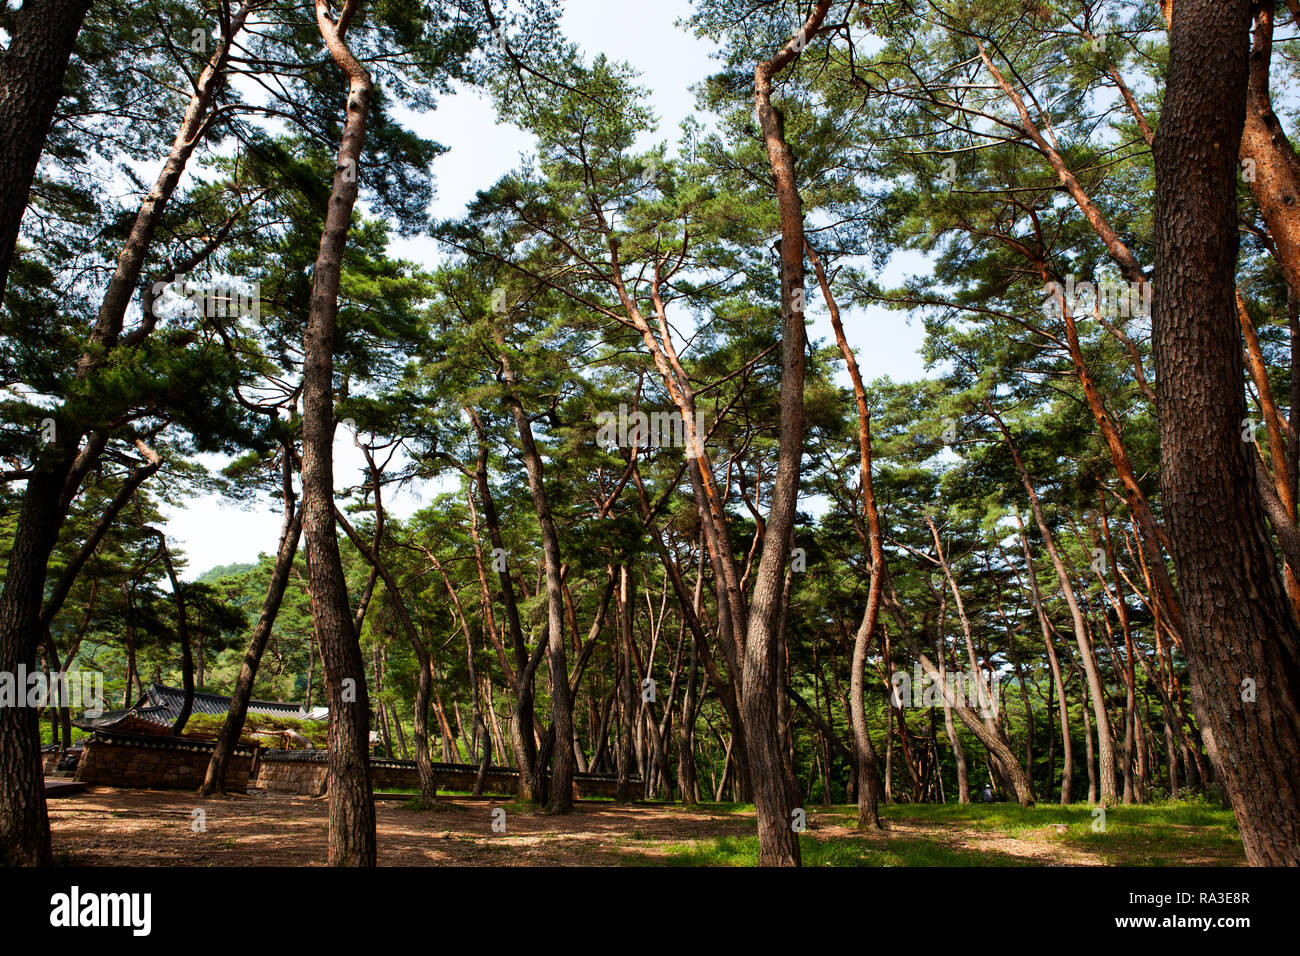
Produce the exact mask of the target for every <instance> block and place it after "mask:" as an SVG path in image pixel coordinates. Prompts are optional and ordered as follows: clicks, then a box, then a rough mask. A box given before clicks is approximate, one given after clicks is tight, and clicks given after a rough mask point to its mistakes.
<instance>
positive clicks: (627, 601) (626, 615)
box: [614, 564, 640, 803]
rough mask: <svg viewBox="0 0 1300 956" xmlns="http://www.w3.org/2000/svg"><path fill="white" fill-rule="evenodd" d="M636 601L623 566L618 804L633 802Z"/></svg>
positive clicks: (620, 572) (629, 575)
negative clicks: (634, 619)
mask: <svg viewBox="0 0 1300 956" xmlns="http://www.w3.org/2000/svg"><path fill="white" fill-rule="evenodd" d="M635 601H636V582H635V581H634V580H633V578H632V572H631V569H630V568H629V567H628V566H627V565H626V564H623V565H620V566H619V569H618V629H619V638H620V640H621V642H622V649H623V666H622V667H621V668H620V669H619V674H620V675H621V678H622V679H621V680H620V682H619V683H620V691H621V693H622V698H623V715H622V716H623V719H622V732H621V733H620V735H619V742H618V754H617V759H616V760H615V767H616V768H617V773H618V782H617V784H616V786H615V791H614V801H615V802H616V803H626V802H627V801H628V800H630V799H631V795H630V794H629V792H628V791H629V784H628V780H629V779H630V777H631V775H632V725H633V724H634V723H635V722H636V718H637V710H638V708H637V700H638V699H639V695H638V693H637V690H638V685H639V683H640V682H639V681H637V680H636V677H635V674H634V671H635V668H634V666H633V660H634V658H633V653H632V640H633V637H632V613H633V605H634V602H635Z"/></svg>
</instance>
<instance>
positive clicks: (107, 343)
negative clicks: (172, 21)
mask: <svg viewBox="0 0 1300 956" xmlns="http://www.w3.org/2000/svg"><path fill="white" fill-rule="evenodd" d="M56 9H58V7H57V6H56V3H55V2H49V3H38V4H33V5H32V6H31V11H32V12H33V13H34V14H36V17H35V18H34V20H33V30H35V31H38V32H42V33H49V32H50V29H49V28H50V22H47V21H46V20H45V19H44V14H45V13H47V12H50V13H52V12H54V11H55V10H56ZM26 10H27V8H26V7H24V12H26ZM247 16H248V8H247V6H246V5H245V6H244V7H241V8H240V10H239V12H238V13H236V14H235V16H234V17H232V18H231V20H230V25H229V31H228V33H227V35H226V36H224V37H223V38H222V40H221V41H220V43H219V44H218V47H217V49H216V51H215V52H214V53H213V55H212V58H211V59H210V60H209V61H208V64H207V66H206V67H205V68H204V70H203V72H202V73H201V74H200V75H199V77H198V80H197V82H196V83H195V90H194V93H193V95H192V96H191V97H190V102H189V105H188V107H187V109H186V112H185V116H184V119H183V120H182V123H181V127H180V129H179V130H178V132H177V136H176V140H175V142H174V143H173V145H172V148H171V151H170V152H169V154H168V157H167V161H166V163H165V164H164V165H163V170H162V172H161V173H160V174H159V176H158V179H157V181H156V182H155V184H154V187H153V189H152V190H151V191H150V192H149V194H148V196H146V197H145V199H144V201H143V202H142V203H141V205H140V209H139V211H138V212H137V215H136V218H135V222H134V224H133V225H132V227H131V231H130V233H129V234H128V236H127V239H126V241H125V242H124V244H123V246H122V252H121V255H120V256H119V257H118V261H117V265H116V268H115V269H114V272H113V275H112V277H111V278H110V279H109V282H108V286H107V288H106V289H105V292H104V296H103V299H102V300H101V302H100V307H99V313H98V315H97V316H96V319H95V328H94V332H93V333H92V335H91V343H92V346H93V347H92V348H91V349H89V350H87V351H85V352H84V353H83V354H82V356H81V357H80V359H79V360H78V363H77V374H78V376H79V377H84V376H85V375H87V374H88V373H89V372H90V371H91V370H93V369H94V368H95V367H97V366H98V365H99V364H100V363H101V362H102V361H103V355H104V354H105V352H106V351H107V350H109V349H111V348H113V347H114V346H115V345H116V344H117V340H118V335H119V333H120V331H121V327H122V321H123V317H124V316H125V314H126V309H127V306H128V305H129V303H130V300H131V297H132V295H133V294H134V290H135V288H136V286H137V283H138V282H139V279H140V274H141V271H142V269H143V266H144V257H145V254H146V253H147V251H148V249H149V247H150V245H151V243H152V240H153V237H154V233H155V231H156V229H157V225H158V222H159V220H160V219H161V217H162V213H163V210H164V208H165V206H166V204H167V201H168V199H169V198H170V197H171V195H172V193H173V191H174V190H175V188H176V184H177V182H178V181H179V180H180V176H181V173H182V172H183V171H184V169H185V165H186V163H187V162H188V160H189V157H190V156H191V154H192V153H193V151H194V148H195V146H196V145H197V143H198V142H199V140H200V139H201V138H202V137H201V133H202V130H203V128H204V123H205V121H206V119H207V116H208V109H209V107H210V106H211V103H212V97H213V95H214V92H215V90H216V88H217V86H218V84H219V81H220V79H221V77H222V76H223V75H224V71H225V67H226V64H227V62H228V58H229V51H230V45H231V40H232V38H233V37H234V35H235V33H237V32H238V31H239V30H241V29H242V28H243V24H244V20H245V18H246V17H247ZM51 22H52V21H51ZM64 28H66V22H64V23H61V24H56V30H55V31H54V32H56V33H57V32H58V31H59V30H62V29H64ZM28 35H29V36H30V35H31V34H28ZM49 39H50V38H49V37H48V36H46V37H40V38H37V39H35V40H33V41H32V42H34V43H40V42H45V41H46V40H49ZM15 40H16V35H15V37H13V38H11V44H12V43H13V42H15ZM68 42H69V43H70V42H71V41H68ZM11 49H12V46H11ZM5 56H6V61H5V62H8V60H7V57H8V51H6V55H5ZM37 59H38V60H42V58H39V57H38V58H37ZM42 62H44V61H42ZM53 62H54V61H53V60H48V63H49V64H53ZM64 62H65V63H66V60H65V61H64ZM14 63H15V64H19V63H20V61H19V60H15V61H14ZM40 66H41V63H40V62H37V63H36V64H35V67H36V68H37V69H39V68H40ZM47 79H49V78H47ZM21 85H22V84H20V87H21ZM55 85H56V86H58V85H59V84H57V83H56V84H55ZM0 95H2V93H0ZM30 107H31V104H21V103H20V104H16V108H17V109H18V110H19V111H22V110H26V109H29V108H30ZM0 108H2V107H0ZM52 109H53V107H51V110H52ZM29 115H35V114H29ZM2 120H3V117H0V121H2ZM47 123H48V121H47ZM0 132H5V133H6V135H8V131H4V130H0ZM13 135H17V136H18V137H19V140H20V141H21V140H22V139H23V138H24V136H25V134H23V133H21V131H19V130H18V127H14V132H13ZM37 158H39V150H38V154H37ZM35 162H36V160H35V159H33V160H32V166H33V168H34V166H35ZM16 181H17V179H16V178H11V182H16ZM30 182H31V179H30V176H29V177H28V179H27V184H28V185H30ZM26 189H27V187H26V186H23V187H22V197H21V201H22V203H23V205H24V206H25V205H26ZM11 198H12V197H11ZM4 201H7V200H4V199H2V198H0V202H4ZM16 215H17V217H18V220H19V221H21V217H22V212H21V210H19V211H18V212H17V214H16ZM12 228H13V229H15V230H16V229H17V228H18V225H17V224H15V225H14V226H13V227H12ZM15 234H16V233H15ZM10 253H12V249H10ZM144 334H147V331H146V330H145V329H143V328H142V329H140V330H137V331H136V332H133V333H132V337H136V338H138V337H141V336H142V335H144ZM53 417H54V419H55V421H56V436H55V439H54V441H52V442H50V443H49V444H48V445H47V446H46V447H45V448H44V449H42V451H41V453H40V454H39V455H38V456H37V458H36V461H35V462H34V463H33V467H32V472H31V474H30V475H29V476H28V478H27V487H26V489H25V490H24V492H23V501H22V505H21V507H20V509H19V512H18V521H17V528H16V530H15V532H14V538H13V545H12V546H11V548H10V551H9V559H8V563H7V565H6V568H5V583H4V590H3V591H2V592H0V670H4V671H9V672H14V671H16V670H17V668H18V667H19V665H23V666H26V667H29V668H33V667H35V664H36V649H37V646H38V645H39V643H40V640H41V635H42V633H43V629H42V628H41V626H40V615H41V604H42V598H43V596H44V590H45V577H46V573H47V570H48V566H49V558H50V553H51V551H52V550H53V549H54V545H55V542H56V541H57V539H58V533H59V529H60V527H61V526H62V524H63V521H64V518H65V516H66V515H67V512H68V508H69V506H70V504H71V502H72V498H73V495H74V494H75V493H76V490H77V488H78V487H79V486H80V484H81V480H82V479H83V478H84V477H85V475H86V473H87V472H88V471H89V470H90V468H92V467H93V466H94V464H95V462H96V461H97V460H98V459H99V456H100V454H101V453H102V452H103V450H104V447H105V446H106V444H107V435H106V434H105V433H97V434H92V437H91V438H90V439H89V440H88V441H87V442H86V444H85V447H80V446H81V439H82V437H83V436H84V435H85V431H84V426H83V425H82V424H81V423H80V422H78V421H77V420H76V419H74V418H71V417H69V416H68V415H67V414H65V413H64V411H63V410H62V409H60V410H59V411H57V412H55V413H54V415H53ZM29 711H30V709H29V708H24V707H5V708H0V865H24V864H27V865H32V864H42V863H48V862H49V860H50V834H49V818H48V815H47V813H46V809H45V789H44V784H43V783H42V771H41V756H40V728H39V724H38V723H37V720H36V719H35V718H36V717H37V716H38V715H37V714H35V712H30V713H29ZM29 717H30V718H32V719H30V720H29Z"/></svg>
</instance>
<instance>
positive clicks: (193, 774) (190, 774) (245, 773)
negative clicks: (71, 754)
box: [75, 731, 253, 793]
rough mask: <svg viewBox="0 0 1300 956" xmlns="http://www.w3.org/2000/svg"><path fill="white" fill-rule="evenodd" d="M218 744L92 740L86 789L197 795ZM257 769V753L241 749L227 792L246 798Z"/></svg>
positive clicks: (104, 735)
mask: <svg viewBox="0 0 1300 956" xmlns="http://www.w3.org/2000/svg"><path fill="white" fill-rule="evenodd" d="M213 746H214V745H213V744H212V743H211V742H209V741H206V740H188V739H185V738H180V739H173V738H170V737H154V736H143V735H137V734H115V733H108V732H103V731H101V732H99V733H96V734H94V735H93V736H91V737H89V738H87V739H86V740H85V742H84V744H83V747H82V753H81V760H80V761H78V763H77V775H76V777H75V779H76V780H77V781H78V782H80V783H88V784H98V785H101V786H106V787H131V788H135V789H140V790H197V789H198V787H199V785H200V784H201V783H203V777H204V775H205V774H207V772H208V764H209V762H211V760H212V750H213ZM252 763H253V748H251V747H242V746H241V747H237V748H236V749H235V752H234V753H232V754H231V756H230V763H229V764H228V765H227V767H226V781H225V786H226V790H227V791H230V792H233V793H244V792H245V791H246V790H247V789H248V779H249V774H250V771H251V768H252Z"/></svg>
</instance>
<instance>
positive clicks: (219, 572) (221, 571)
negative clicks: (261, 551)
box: [195, 561, 257, 583]
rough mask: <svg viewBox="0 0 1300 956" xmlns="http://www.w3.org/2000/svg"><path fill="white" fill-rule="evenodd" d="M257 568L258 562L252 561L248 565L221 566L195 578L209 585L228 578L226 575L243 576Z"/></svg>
mask: <svg viewBox="0 0 1300 956" xmlns="http://www.w3.org/2000/svg"><path fill="white" fill-rule="evenodd" d="M255 567H257V562H256V561H252V562H249V563H247V564H219V565H217V566H216V567H215V568H210V569H209V570H207V571H204V572H203V573H202V574H200V575H199V576H198V577H197V578H195V580H196V581H200V582H203V583H208V582H211V581H215V580H217V579H218V578H224V577H226V575H229V574H242V573H244V572H245V571H250V570H252V569H253V568H255Z"/></svg>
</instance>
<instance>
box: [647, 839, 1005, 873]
mask: <svg viewBox="0 0 1300 956" xmlns="http://www.w3.org/2000/svg"><path fill="white" fill-rule="evenodd" d="M665 850H666V852H667V857H666V858H665V859H663V860H662V861H661V860H657V859H652V858H648V857H643V856H638V855H636V854H623V856H624V858H625V860H626V862H629V863H645V864H650V865H656V864H657V865H667V866H757V865H758V837H757V836H745V837H718V838H716V839H712V840H697V841H692V842H690V843H675V844H670V845H668V846H667V847H665ZM799 851H800V855H801V856H802V858H803V865H804V866H1025V865H1028V864H1029V861H1027V860H1021V859H1017V858H1015V857H1009V856H995V855H994V856H991V855H989V854H985V853H980V852H977V851H974V850H965V849H961V848H957V847H948V846H944V845H942V844H939V843H935V842H933V841H930V840H925V839H919V838H915V837H898V838H894V839H888V840H884V841H879V842H878V841H869V840H865V839H861V838H857V837H836V838H827V839H819V838H817V837H811V836H807V835H804V836H801V837H800V838H799Z"/></svg>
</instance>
